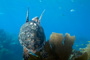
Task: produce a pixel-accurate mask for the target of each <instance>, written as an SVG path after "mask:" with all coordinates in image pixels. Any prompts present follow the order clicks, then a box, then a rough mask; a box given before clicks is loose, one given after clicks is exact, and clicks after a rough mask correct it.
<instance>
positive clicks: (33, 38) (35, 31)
mask: <svg viewBox="0 0 90 60" xmlns="http://www.w3.org/2000/svg"><path fill="white" fill-rule="evenodd" d="M19 41H20V43H21V45H22V46H23V47H24V48H26V49H27V50H29V51H31V52H32V53H35V52H37V51H39V50H40V49H41V48H42V47H43V46H44V44H45V34H44V30H43V28H42V27H41V25H39V24H38V23H37V22H35V21H29V22H27V23H25V24H24V25H23V26H22V27H21V29H20V32H19Z"/></svg>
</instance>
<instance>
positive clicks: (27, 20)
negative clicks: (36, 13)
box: [26, 8, 29, 22]
mask: <svg viewBox="0 0 90 60" xmlns="http://www.w3.org/2000/svg"><path fill="white" fill-rule="evenodd" d="M26 22H29V8H28V10H27V19H26Z"/></svg>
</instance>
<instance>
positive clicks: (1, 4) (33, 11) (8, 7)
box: [0, 0, 90, 60]
mask: <svg viewBox="0 0 90 60" xmlns="http://www.w3.org/2000/svg"><path fill="white" fill-rule="evenodd" d="M28 8H29V20H31V19H32V18H33V17H35V16H38V17H40V15H41V13H42V12H43V10H44V9H45V13H44V14H43V16H42V19H41V26H42V27H43V29H44V31H45V35H46V40H48V39H49V37H50V35H51V34H52V32H56V33H62V34H63V35H64V36H65V33H69V34H70V35H71V36H73V35H75V37H76V39H75V43H74V46H73V48H74V49H79V48H83V47H86V44H88V41H90V0H0V30H1V33H0V35H1V36H2V38H3V39H0V43H1V44H0V60H6V59H7V60H22V55H23V48H22V46H21V45H20V44H19V41H18V34H19V31H20V28H21V26H22V25H23V24H24V23H25V21H26V15H27V9H28ZM3 34H4V35H3ZM5 34H6V36H5ZM7 36H8V37H7ZM5 38H6V39H5ZM3 42H5V43H3Z"/></svg>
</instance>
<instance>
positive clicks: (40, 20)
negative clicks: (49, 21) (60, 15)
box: [38, 10, 45, 24]
mask: <svg viewBox="0 0 90 60" xmlns="http://www.w3.org/2000/svg"><path fill="white" fill-rule="evenodd" d="M44 12H45V10H44V11H43V12H42V14H41V16H40V18H39V20H38V23H39V24H40V21H41V18H42V16H43V13H44Z"/></svg>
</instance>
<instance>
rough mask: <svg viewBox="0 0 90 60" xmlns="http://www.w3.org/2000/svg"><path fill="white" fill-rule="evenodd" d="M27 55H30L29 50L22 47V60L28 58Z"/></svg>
mask: <svg viewBox="0 0 90 60" xmlns="http://www.w3.org/2000/svg"><path fill="white" fill-rule="evenodd" d="M29 57H30V54H29V51H28V50H27V49H26V48H24V52H23V58H24V60H28V58H29Z"/></svg>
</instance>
